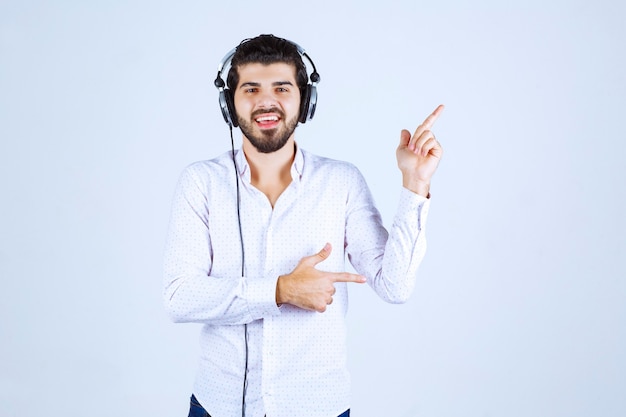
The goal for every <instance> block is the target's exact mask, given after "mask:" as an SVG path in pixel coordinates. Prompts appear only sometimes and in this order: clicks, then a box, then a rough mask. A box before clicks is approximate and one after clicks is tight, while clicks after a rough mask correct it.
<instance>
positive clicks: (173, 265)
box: [163, 167, 280, 325]
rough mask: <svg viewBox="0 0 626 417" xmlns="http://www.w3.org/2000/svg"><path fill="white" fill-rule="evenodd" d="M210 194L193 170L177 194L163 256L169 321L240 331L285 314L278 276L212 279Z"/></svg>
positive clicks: (187, 170) (165, 297) (182, 182)
mask: <svg viewBox="0 0 626 417" xmlns="http://www.w3.org/2000/svg"><path fill="white" fill-rule="evenodd" d="M207 188H208V187H207V184H206V183H205V182H203V181H202V178H201V176H199V175H198V173H197V172H195V171H194V170H193V168H192V167H189V168H187V169H186V170H185V171H184V172H183V174H182V175H181V177H180V179H179V182H178V185H177V187H176V191H175V193H174V198H173V203H172V212H171V217H170V225H169V231H168V235H167V240H166V245H165V256H164V293H163V297H164V303H165V306H166V310H167V312H168V314H169V315H170V318H171V319H172V320H173V321H174V322H199V323H206V324H216V325H235V324H244V323H249V322H251V321H253V320H256V319H260V318H263V317H266V316H270V315H278V314H280V310H279V308H278V306H277V305H276V281H277V280H278V277H277V276H276V277H274V276H272V277H254V278H251V277H243V276H237V275H235V274H233V276H219V277H216V276H212V275H211V269H212V265H213V250H212V245H211V231H210V228H209V215H210V213H209V204H208V202H209V200H208V199H209V191H208V189H207ZM233 256H234V255H233ZM234 262H236V261H234Z"/></svg>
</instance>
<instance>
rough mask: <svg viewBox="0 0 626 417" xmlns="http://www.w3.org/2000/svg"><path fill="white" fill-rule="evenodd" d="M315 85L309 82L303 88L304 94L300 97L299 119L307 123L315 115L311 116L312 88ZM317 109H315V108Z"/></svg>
mask: <svg viewBox="0 0 626 417" xmlns="http://www.w3.org/2000/svg"><path fill="white" fill-rule="evenodd" d="M314 88H315V87H313V86H311V84H307V85H306V87H305V88H304V89H303V90H302V94H301V97H300V117H299V118H298V121H299V122H300V123H306V121H307V120H310V119H311V118H312V117H313V115H312V114H311V115H310V116H309V114H310V113H311V112H310V108H309V107H310V103H311V89H314ZM313 111H315V109H313Z"/></svg>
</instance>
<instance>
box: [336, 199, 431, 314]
mask: <svg viewBox="0 0 626 417" xmlns="http://www.w3.org/2000/svg"><path fill="white" fill-rule="evenodd" d="M428 206H429V200H427V199H425V198H424V197H421V196H419V195H416V194H414V193H412V192H411V191H410V190H407V189H402V191H401V196H400V202H399V205H398V209H397V213H396V215H395V217H394V221H393V224H392V226H391V228H390V230H389V233H388V234H387V233H386V231H385V230H384V228H383V227H382V224H381V223H380V220H379V219H377V218H376V217H375V216H364V215H363V214H360V215H359V216H360V217H361V220H360V221H359V220H358V217H357V218H356V219H355V221H356V222H360V223H361V224H364V223H363V222H368V223H369V224H370V226H369V227H368V228H367V229H366V228H363V227H361V228H359V234H356V235H355V236H352V234H351V235H350V236H351V237H350V236H349V243H350V246H349V248H348V250H349V256H350V260H351V262H352V264H353V265H354V267H355V269H356V270H357V271H358V272H360V273H361V274H363V275H365V276H367V278H368V283H369V284H370V286H371V287H372V288H373V289H374V290H375V291H376V293H377V294H378V295H379V296H380V297H381V298H382V299H383V300H385V301H387V302H390V303H403V302H406V301H407V300H408V298H409V297H410V295H411V294H412V292H413V289H414V287H415V282H416V279H417V271H418V268H419V265H420V263H421V261H422V259H423V257H424V254H425V252H426V235H425V226H426V217H427V214H428ZM363 230H371V231H369V232H367V233H366V234H364V233H363Z"/></svg>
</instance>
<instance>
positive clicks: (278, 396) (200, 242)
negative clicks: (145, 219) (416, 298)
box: [164, 149, 429, 417]
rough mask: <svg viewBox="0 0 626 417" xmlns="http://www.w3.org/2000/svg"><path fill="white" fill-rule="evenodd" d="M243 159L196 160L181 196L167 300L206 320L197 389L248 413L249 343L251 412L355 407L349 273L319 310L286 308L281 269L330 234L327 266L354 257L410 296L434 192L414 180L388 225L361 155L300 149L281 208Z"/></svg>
mask: <svg viewBox="0 0 626 417" xmlns="http://www.w3.org/2000/svg"><path fill="white" fill-rule="evenodd" d="M235 158H236V161H237V167H238V172H237V174H235V168H234V164H233V160H232V156H231V152H227V153H225V154H223V155H221V156H219V157H217V158H215V159H213V160H210V161H202V162H197V163H194V164H192V165H190V166H188V167H187V168H186V169H185V170H184V171H183V173H182V175H181V177H180V180H179V183H178V186H177V188H176V191H175V195H174V199H173V205H172V213H171V221H170V228H169V233H168V238H167V244H166V250H165V265H164V275H165V289H164V299H165V305H166V309H167V311H168V312H169V314H170V316H171V318H172V320H174V321H175V322H195V323H202V324H203V327H202V330H201V335H200V345H201V357H200V361H199V369H198V373H197V377H196V381H195V385H194V394H195V395H196V397H197V398H198V400H199V402H200V403H201V404H202V405H203V407H204V408H205V409H206V410H207V411H208V412H209V413H210V414H211V415H212V416H213V417H232V416H235V415H241V407H242V397H243V395H244V394H243V392H244V389H243V385H244V382H243V381H244V374H245V373H246V365H245V358H246V350H247V356H248V366H247V389H246V390H245V407H246V410H245V411H246V416H249V417H262V416H264V415H265V414H267V416H268V417H299V416H302V417H331V416H332V417H335V416H337V415H339V414H341V413H342V412H344V411H345V410H346V409H348V408H349V407H350V377H349V374H348V371H347V367H346V340H345V338H346V330H345V314H346V311H347V308H348V291H347V287H348V286H347V285H346V284H345V283H338V284H337V285H336V289H337V292H336V294H335V296H334V297H333V299H334V301H333V303H332V304H331V305H329V306H328V309H327V310H326V312H324V313H317V312H310V311H304V310H301V309H299V308H296V307H293V306H290V305H283V306H281V307H278V306H277V305H276V299H275V297H276V281H277V279H278V276H279V275H282V274H287V273H289V272H291V271H292V270H293V269H294V267H295V266H296V264H297V263H298V261H299V260H300V259H301V258H303V257H305V256H309V255H313V254H315V253H317V252H319V250H320V249H322V247H323V246H324V245H325V244H326V242H330V243H331V245H332V248H333V250H332V253H331V255H330V256H329V258H328V259H326V260H324V262H322V263H320V264H318V266H317V268H318V269H321V270H327V271H335V272H342V271H345V265H344V262H345V259H346V255H347V258H348V259H349V260H350V262H351V263H352V265H353V266H354V268H355V269H356V270H357V271H358V272H359V273H360V274H362V275H364V276H366V277H367V279H368V283H369V285H370V286H371V287H372V288H373V289H374V291H376V293H377V294H378V295H379V296H380V297H381V298H383V299H384V300H386V301H388V302H391V303H399V302H404V301H406V300H407V298H408V297H409V296H410V294H411V292H412V291H413V287H414V284H415V280H416V276H417V270H418V266H419V264H420V262H421V260H422V258H423V256H424V253H425V250H426V240H425V223H426V217H427V212H428V207H429V200H427V199H425V198H423V197H421V196H419V195H417V194H414V193H412V192H410V191H408V190H406V189H404V188H402V191H401V192H400V201H399V205H398V210H397V214H396V216H395V218H394V221H393V224H392V226H391V228H390V230H389V233H388V232H387V230H385V228H384V227H383V225H382V222H381V218H380V214H379V212H378V211H377V209H376V208H375V207H374V203H373V200H372V197H371V194H370V191H369V189H368V187H367V185H366V183H365V181H364V179H363V176H362V175H361V173H360V172H359V171H358V170H357V169H356V168H355V167H354V166H353V165H351V164H349V163H346V162H341V161H335V160H331V159H327V158H322V157H319V156H315V155H313V154H310V153H308V152H306V151H303V150H300V149H297V151H296V157H295V160H294V163H293V165H292V169H291V175H292V179H293V180H292V182H291V184H290V185H289V186H288V187H287V189H286V190H285V191H284V192H283V193H282V194H281V196H280V197H279V199H278V200H277V201H276V204H275V206H274V208H273V209H272V207H271V205H270V203H269V201H268V199H267V198H266V196H265V195H264V194H263V193H262V192H260V191H259V190H258V189H256V188H255V187H253V186H252V185H251V184H250V168H249V166H248V164H247V162H246V159H245V156H244V154H243V151H241V150H238V151H237V152H236V156H235ZM236 175H237V176H238V177H239V179H240V194H241V202H240V205H241V227H242V232H243V242H244V251H243V254H244V257H245V269H244V273H243V276H242V272H241V268H242V250H241V241H240V236H239V225H238V220H237V194H236V182H235V181H236ZM244 325H246V326H244ZM246 332H247V338H248V343H247V349H246V342H245V336H246Z"/></svg>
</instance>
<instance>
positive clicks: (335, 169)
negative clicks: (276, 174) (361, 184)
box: [302, 150, 362, 177]
mask: <svg viewBox="0 0 626 417" xmlns="http://www.w3.org/2000/svg"><path fill="white" fill-rule="evenodd" d="M302 155H303V159H304V171H305V173H307V172H308V173H310V174H318V175H319V174H325V175H338V176H341V177H362V175H361V171H359V169H358V168H357V167H356V166H355V165H354V164H352V163H350V162H347V161H341V160H338V159H332V158H327V157H324V156H319V155H315V154H312V153H310V152H307V151H305V150H302Z"/></svg>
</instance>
